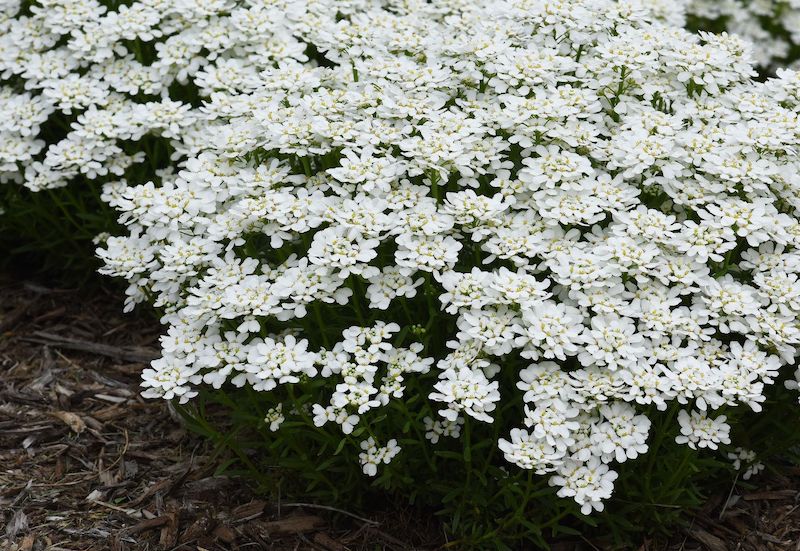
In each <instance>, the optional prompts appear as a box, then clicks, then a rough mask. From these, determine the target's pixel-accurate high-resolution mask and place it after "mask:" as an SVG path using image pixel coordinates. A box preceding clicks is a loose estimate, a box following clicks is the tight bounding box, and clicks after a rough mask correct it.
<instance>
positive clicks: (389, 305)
mask: <svg viewBox="0 0 800 551" xmlns="http://www.w3.org/2000/svg"><path fill="white" fill-rule="evenodd" d="M43 7H48V8H50V9H42V8H43ZM78 7H80V8H81V9H77V8H78ZM25 9H26V10H27V11H25V15H20V16H18V21H25V23H26V25H28V27H26V29H28V31H25V32H28V33H30V34H29V35H25V36H26V37H27V39H28V40H29V42H30V43H31V44H33V45H36V44H39V42H36V40H35V39H34V38H31V36H34V35H36V33H35V32H34V31H30V29H31V28H33V29H41V30H42V31H41V32H42V33H43V35H44V36H45V37H49V38H47V40H43V41H40V42H41V44H44V46H42V47H41V48H40V49H45V50H47V51H48V52H56V53H53V54H48V56H53V58H57V59H62V57H63V58H64V59H67V60H71V59H73V58H75V59H76V60H77V61H76V62H75V63H74V64H73V65H70V63H72V62H71V61H70V62H69V63H67V64H66V65H65V67H66V68H65V69H64V74H63V75H61V76H60V78H58V79H56V80H57V82H55V81H54V82H51V81H49V80H42V81H41V82H38V84H37V83H34V84H32V85H31V86H32V87H33V88H34V89H36V90H41V93H40V94H39V95H31V94H29V95H28V96H25V95H24V94H27V92H24V93H23V92H14V93H15V94H22V96H23V97H24V101H23V100H19V99H15V100H14V101H16V102H22V103H25V102H27V103H26V104H34V103H37V102H43V106H44V107H42V109H44V111H47V110H48V109H49V110H53V109H60V110H62V111H69V110H71V109H73V108H75V109H76V110H77V109H79V108H81V109H82V108H85V109H86V111H85V113H84V114H82V115H80V116H79V117H78V122H77V128H75V127H73V128H75V129H74V131H73V132H71V133H69V134H67V136H66V137H65V138H64V142H63V143H62V142H58V143H57V144H56V145H51V146H50V147H49V148H48V149H47V151H46V152H45V153H44V155H45V157H44V160H43V161H42V162H41V167H43V168H41V174H40V173H39V172H36V171H37V170H39V168H36V167H39V165H38V164H35V163H34V164H33V165H31V166H34V168H33V169H32V170H33V173H34V174H35V175H36V178H34V180H28V179H26V180H25V183H26V185H28V187H30V186H31V181H40V180H41V178H44V176H45V175H46V176H47V178H45V180H47V181H50V180H49V178H50V176H52V177H53V178H54V181H58V182H62V181H63V180H64V178H67V176H70V175H72V176H77V174H78V173H81V174H84V175H85V177H87V178H90V177H91V175H93V174H101V173H103V171H105V170H108V171H111V169H110V168H109V167H108V165H107V164H106V163H105V161H106V160H108V159H111V158H112V157H113V158H118V157H119V159H122V160H124V161H125V162H123V163H122V164H123V165H125V167H126V168H124V169H123V172H124V171H125V170H127V169H128V168H127V167H129V165H130V167H132V166H133V165H134V163H133V161H136V162H140V161H141V162H142V163H152V164H151V165H150V167H149V169H147V170H148V172H147V173H146V174H142V175H140V176H139V177H137V179H136V180H131V181H130V182H122V181H116V180H114V181H110V182H107V183H106V184H105V185H104V187H103V193H102V197H103V199H104V200H105V201H107V202H108V204H109V205H110V206H111V207H113V208H115V209H117V210H118V211H119V213H120V214H119V223H120V224H121V225H123V226H124V227H125V231H124V232H122V235H116V236H110V237H108V238H107V239H106V240H105V241H104V243H103V244H102V245H101V246H100V248H99V249H98V255H99V256H100V258H101V259H102V261H103V263H104V266H103V268H102V269H101V272H102V273H105V274H108V275H113V276H117V277H121V278H125V279H126V280H127V281H128V284H129V287H128V291H127V298H128V300H127V308H128V309H131V308H133V307H134V306H135V305H136V304H138V303H143V302H150V303H151V304H152V305H154V306H155V307H156V308H157V309H158V310H159V311H160V312H161V313H162V315H163V317H162V321H163V323H164V324H165V326H166V329H165V334H164V336H163V337H162V341H161V344H162V352H163V354H162V357H161V358H159V359H158V360H156V361H154V362H153V363H152V365H151V366H150V368H148V369H147V370H145V372H144V374H143V383H142V384H143V387H144V394H145V396H147V397H150V398H163V399H168V400H175V401H176V402H177V403H178V405H179V407H180V409H181V412H182V413H183V415H184V416H185V417H186V419H187V420H188V422H189V423H190V425H191V426H192V427H193V428H195V429H196V430H198V431H200V432H202V433H204V434H206V435H208V436H209V437H212V438H215V439H217V440H218V442H219V443H220V444H221V445H224V446H227V447H229V448H231V449H232V450H233V451H234V452H235V454H236V455H237V457H238V458H239V461H240V462H241V463H242V464H243V465H245V466H247V467H248V468H249V470H250V472H251V474H253V475H254V476H256V477H259V478H261V479H262V480H263V481H265V483H266V482H269V479H268V478H264V476H265V473H267V470H268V468H269V467H271V466H275V465H278V466H281V467H283V468H289V469H291V470H292V471H294V472H295V473H296V476H298V477H299V478H301V479H304V480H305V481H306V482H307V486H306V488H305V491H306V492H308V493H312V494H316V495H319V496H320V498H321V499H324V500H327V501H335V500H346V501H347V502H348V503H349V504H350V505H352V506H358V505H361V506H362V507H366V506H367V504H368V503H369V502H370V499H371V498H372V497H374V496H375V495H376V494H375V492H380V495H382V496H385V495H391V496H393V497H394V498H396V499H404V500H406V501H409V500H410V501H413V502H416V503H420V504H422V505H424V506H430V507H433V508H434V509H435V510H436V511H437V512H438V513H439V514H440V515H441V516H442V517H443V518H444V519H445V522H446V524H447V526H448V529H449V531H450V532H451V533H452V534H454V535H455V537H456V542H455V543H453V545H454V546H457V547H459V548H466V547H469V546H472V547H474V548H479V549H485V548H491V547H496V548H508V547H509V546H511V545H515V544H527V545H529V544H531V543H534V544H539V545H542V546H545V545H546V542H547V538H549V537H552V536H553V535H559V534H561V535H563V534H578V533H580V531H582V530H588V529H589V527H591V526H597V525H598V524H602V526H603V529H604V530H605V531H606V532H608V533H609V534H610V535H611V538H612V539H613V540H614V541H616V542H617V543H619V544H623V545H624V544H625V543H626V541H627V540H626V538H629V537H630V534H631V533H633V532H635V531H636V530H641V528H642V524H643V523H644V522H649V521H653V522H656V523H659V524H660V525H661V526H662V527H663V528H664V529H667V528H668V526H669V523H670V522H673V521H674V520H675V517H676V515H678V514H680V512H681V510H682V509H681V508H683V507H690V506H694V505H697V504H699V503H700V502H701V500H702V491H703V488H704V486H703V484H704V482H707V481H709V480H714V479H715V478H717V477H720V476H722V475H723V474H729V473H730V471H731V470H734V469H739V470H741V471H742V472H743V474H744V473H745V472H750V473H751V474H752V472H755V471H757V470H758V462H759V460H760V459H761V458H768V457H770V456H771V455H772V454H774V453H776V452H778V451H780V450H781V449H784V448H782V447H781V446H784V447H785V446H787V445H791V443H792V442H793V441H796V440H792V439H791V438H789V439H782V437H783V436H784V431H785V429H786V425H785V423H783V422H782V420H785V419H786V418H787V417H789V416H791V415H793V411H794V410H793V409H792V408H794V407H796V403H795V402H796V400H797V397H796V394H795V392H794V390H793V389H792V388H791V387H792V386H797V382H796V381H794V380H793V378H792V377H796V375H794V374H793V371H794V368H793V367H792V366H793V364H794V363H795V356H796V346H797V344H798V343H799V342H800V332H799V329H800V327H798V319H797V315H798V313H799V312H800V299H799V298H798V297H800V284H798V271H800V270H799V268H798V267H800V253H798V245H800V221H799V220H798V208H800V199H799V198H800V185H798V181H797V174H798V173H799V172H800V171H798V166H799V165H798V156H797V146H798V143H799V142H800V133H799V131H798V128H800V126H798V109H799V105H800V104H799V103H798V90H800V77H798V75H797V74H796V73H794V72H792V71H781V72H779V75H778V78H776V79H774V80H769V81H767V82H766V83H759V82H755V81H754V80H753V79H754V77H755V76H756V72H755V71H754V69H753V66H752V63H751V58H750V53H749V51H750V48H749V46H748V44H747V43H746V42H744V41H742V40H741V39H740V38H738V37H736V36H733V35H726V34H723V35H714V34H709V33H700V34H693V33H690V32H688V31H685V30H683V29H682V28H680V27H679V26H677V25H679V24H681V23H682V15H683V12H682V11H681V7H680V6H679V5H677V6H675V7H672V6H671V5H669V4H664V3H660V2H652V3H648V2H641V3H639V2H616V1H612V0H591V1H590V0H584V1H577V2H576V1H570V2H566V1H555V0H507V1H501V2H494V1H493V2H463V3H458V2H455V3H442V2H433V3H428V2H421V1H420V2H416V1H410V2H395V1H390V2H372V1H363V2H353V3H351V2H339V1H331V0H313V1H308V2H295V1H292V0H286V1H282V0H278V1H276V2H262V1H256V0H248V1H244V2H238V3H237V2H228V1H224V0H218V1H213V2H199V1H186V2H180V3H175V4H172V3H170V5H169V6H166V5H165V4H164V3H162V2H156V1H153V0H149V1H147V2H138V3H133V4H130V6H128V5H123V6H119V8H115V9H110V10H105V9H104V8H101V7H99V4H94V3H88V2H87V3H80V4H79V5H75V6H72V8H71V9H69V10H67V9H66V8H64V3H59V2H54V1H51V2H46V3H41V2H40V3H37V4H33V5H31V6H29V7H27V8H25ZM12 19H13V18H11V19H9V21H10V20H12ZM23 34H25V33H24V32H23ZM48 48H52V49H48ZM78 53H79V54H80V55H78ZM118 56H119V57H118ZM48 59H49V57H48ZM85 60H89V62H86V61H85ZM51 61H52V60H51ZM29 63H30V62H29ZM20 67H22V65H20ZM26 70H27V69H26ZM8 71H11V73H13V74H14V75H18V76H15V77H14V78H19V81H18V86H23V87H24V85H23V84H22V82H23V81H24V79H25V78H28V77H26V76H25V73H23V72H20V71H16V72H15V69H14V67H12V68H10V69H8ZM34 80H35V79H34ZM65 87H66V88H65ZM8 94H10V92H9V93H8ZM126 94H127V95H126ZM140 94H143V95H144V96H140ZM158 94H163V95H162V96H159V98H160V99H153V98H150V97H149V96H150V95H156V96H157V95H158ZM131 95H132V96H133V97H132V98H131V97H130V96H131ZM9 97H10V96H9ZM34 98H45V99H34ZM47 98H49V99H47ZM142 98H145V99H146V100H147V101H140V100H142ZM93 105H98V106H99V107H97V108H95V107H91V106H93ZM90 114H91V116H89V115H90ZM127 116H130V117H131V118H130V120H132V121H134V123H131V124H133V126H132V127H130V128H128V127H126V126H125V124H122V123H119V121H120V120H128V119H126V118H125V117H127ZM81 117H84V119H81ZM87 125H88V128H90V129H92V133H93V134H92V136H91V137H89V136H88V134H87V132H88V130H87ZM9 132H10V130H9ZM31 134H32V135H33V134H35V133H34V132H31ZM20 135H22V134H21V133H20ZM26 136H27V135H26ZM98 136H103V138H102V139H101V138H99V137H98ZM148 136H149V138H148ZM20 139H21V138H20ZM148 139H157V142H158V144H160V145H159V146H158V147H159V148H161V149H160V150H161V151H162V154H161V155H160V156H159V155H155V154H153V155H149V154H148V155H145V156H142V155H139V156H138V157H137V156H136V153H133V154H131V153H125V154H124V155H123V154H122V153H120V152H118V151H116V150H115V149H114V147H119V146H115V145H113V144H116V143H119V142H120V141H122V142H127V141H128V140H132V141H133V142H137V140H145V142H142V143H150V142H147V140H148ZM22 141H24V142H25V144H27V145H26V147H29V148H33V149H36V148H37V147H39V146H40V145H41V144H38V142H36V141H35V140H34V139H33V138H30V139H29V138H27V137H25V138H24V140H22ZM98 143H99V144H101V145H98ZM101 146H102V147H101ZM98 147H100V148H101V149H102V150H103V151H106V150H108V151H109V152H110V153H109V156H108V159H106V158H103V159H97V158H96V155H95V152H96V151H97V150H98V149H97V148H98ZM103 148H105V149H103ZM40 153H41V152H40V151H38V150H37V152H34V153H31V155H39V154H40ZM31 158H33V157H31ZM90 160H91V162H90ZM128 161H131V162H130V163H129V162H128ZM109 162H110V161H109ZM120 162H122V161H120ZM112 164H113V163H112ZM112 172H113V171H112ZM143 177H147V178H148V180H147V181H145V180H142V179H141V178H143ZM129 184H132V185H129ZM787 381H788V383H787ZM787 386H788V387H789V388H787ZM211 404H217V405H221V406H222V407H223V408H226V410H227V411H229V412H230V418H231V420H230V425H229V426H228V427H226V428H225V429H224V430H225V431H227V432H222V431H223V429H222V428H220V427H217V426H214V424H213V423H211V422H210V420H209V416H208V415H207V411H206V408H207V407H209V406H210V405H211ZM762 410H766V413H764V414H763V415H758V414H759V412H762ZM754 427H760V430H755V428H754ZM794 438H796V437H794ZM521 542H524V543H521Z"/></svg>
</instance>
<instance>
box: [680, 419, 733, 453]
mask: <svg viewBox="0 0 800 551" xmlns="http://www.w3.org/2000/svg"><path fill="white" fill-rule="evenodd" d="M726 419H727V418H726V417H725V416H724V415H720V416H719V417H717V418H716V419H712V418H710V417H707V416H706V414H705V413H704V412H697V411H692V412H691V414H689V413H687V411H686V410H685V409H682V410H681V411H680V413H678V423H679V424H680V426H681V433H680V434H679V435H678V436H676V437H675V442H677V443H678V444H686V445H688V446H689V447H690V448H692V449H693V450H696V449H697V448H698V447H700V448H710V449H712V450H716V449H717V447H718V444H730V443H731V439H730V436H729V434H730V430H731V427H730V425H728V424H727V423H726V422H725V420H726Z"/></svg>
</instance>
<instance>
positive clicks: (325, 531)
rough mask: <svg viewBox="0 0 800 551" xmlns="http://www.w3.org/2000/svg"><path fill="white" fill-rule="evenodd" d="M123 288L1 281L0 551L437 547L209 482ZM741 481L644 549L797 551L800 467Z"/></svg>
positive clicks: (584, 544) (149, 329) (565, 546)
mask: <svg viewBox="0 0 800 551" xmlns="http://www.w3.org/2000/svg"><path fill="white" fill-rule="evenodd" d="M117 295H118V293H111V292H106V291H100V290H96V289H93V290H92V291H91V292H86V291H80V290H77V289H72V290H70V289H50V288H46V287H42V286H38V285H35V284H31V283H23V282H20V281H18V280H14V279H10V278H7V277H6V278H3V277H2V276H0V550H2V551H60V550H71V551H72V550H74V551H123V550H126V551H133V550H153V551H155V550H171V551H190V550H191V551H217V550H243V551H244V550H247V549H250V550H253V549H269V550H305V549H309V550H317V551H348V550H352V551H356V550H366V549H370V550H403V551H406V550H411V549H419V550H426V549H436V548H440V547H439V546H440V545H441V544H442V543H443V542H444V541H445V538H444V537H443V536H442V535H441V533H440V532H439V533H437V532H436V529H435V527H434V528H433V529H432V528H431V527H430V526H426V527H425V528H424V529H420V528H419V519H418V518H414V516H413V515H409V516H408V518H405V517H404V516H403V515H405V513H404V512H398V513H397V514H396V515H395V518H394V519H378V520H377V521H375V520H368V519H360V518H359V517H356V518H352V517H350V519H351V521H352V522H350V523H342V522H340V520H341V519H342V518H348V517H346V513H347V512H344V511H339V512H338V513H337V514H333V515H332V514H331V511H330V508H325V507H324V506H320V505H314V504H297V503H294V504H287V503H283V504H281V503H278V502H275V500H270V499H269V498H267V497H265V496H259V495H255V494H254V493H253V490H252V489H251V487H250V485H249V484H248V483H247V481H241V480H238V479H235V478H230V477H227V476H223V475H218V474H216V473H217V470H218V468H219V466H220V463H221V461H222V458H220V457H217V456H215V455H214V453H213V452H214V450H212V449H211V448H210V446H209V444H208V443H207V442H205V441H203V440H201V439H199V438H197V437H195V436H193V435H191V434H187V432H186V431H185V430H184V429H183V428H182V424H181V422H180V419H179V417H178V416H177V415H176V414H175V412H174V411H170V408H169V405H168V404H167V403H165V402H161V401H149V400H144V399H142V398H141V397H140V396H139V394H138V383H139V374H140V372H141V370H142V368H143V365H144V364H145V363H146V361H147V360H148V359H149V358H152V357H154V356H155V355H156V354H157V352H156V345H157V337H158V333H159V326H158V324H157V322H156V321H155V320H153V319H147V318H143V317H141V316H139V317H137V316H131V315H122V314H121V311H122V305H121V303H120V301H119V299H118V298H117ZM798 429H799V430H800V423H799V424H798ZM751 483H754V484H756V485H758V489H757V490H753V489H744V486H742V485H736V486H734V487H733V488H732V489H730V491H725V492H723V493H720V495H717V496H714V497H713V498H712V499H710V500H709V502H708V504H707V505H706V507H705V508H704V509H703V510H702V511H701V512H700V513H699V514H697V515H695V516H694V518H693V520H691V523H690V524H689V525H688V527H687V529H685V530H681V531H680V532H679V533H676V535H675V536H674V537H673V538H672V539H671V541H669V542H664V541H662V540H648V541H646V542H644V543H643V544H642V545H641V547H639V549H640V550H641V551H662V550H664V551H666V550H700V549H708V550H710V551H729V550H742V551H761V550H770V551H800V469H798V468H796V467H795V468H792V467H786V468H785V469H783V470H782V471H781V472H780V473H770V474H769V475H765V476H762V477H760V478H759V479H758V480H757V481H751ZM342 513H345V514H342ZM333 517H335V519H334V518H333ZM398 534H399V536H398ZM600 548H601V547H598V546H597V545H595V544H593V543H590V542H589V541H588V540H586V539H581V541H576V542H560V543H557V544H554V546H553V549H558V550H559V551H573V550H575V551H578V550H584V549H595V550H596V549H600Z"/></svg>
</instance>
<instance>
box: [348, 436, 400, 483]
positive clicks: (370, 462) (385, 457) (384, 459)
mask: <svg viewBox="0 0 800 551" xmlns="http://www.w3.org/2000/svg"><path fill="white" fill-rule="evenodd" d="M361 449H362V450H364V451H362V452H361V453H359V454H358V458H359V460H360V461H361V466H362V469H363V471H364V474H365V475H367V476H375V475H376V474H378V465H380V464H381V463H384V464H386V465H388V464H389V463H391V461H392V459H394V458H395V456H396V455H397V454H398V453H400V449H401V448H400V446H398V445H397V440H395V439H394V438H392V439H391V440H389V441H388V442H386V445H385V446H378V445H377V443H376V442H375V439H374V438H372V437H371V436H370V437H369V438H367V439H366V440H364V441H362V442H361Z"/></svg>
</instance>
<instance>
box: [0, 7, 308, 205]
mask: <svg viewBox="0 0 800 551" xmlns="http://www.w3.org/2000/svg"><path fill="white" fill-rule="evenodd" d="M107 3H108V2H106V4H107ZM116 4H121V5H119V6H118V8H117V9H116V10H110V9H108V8H107V7H106V6H105V5H104V3H102V2H100V1H98V0H37V1H36V2H23V1H22V0H2V1H0V79H2V81H3V82H2V83H0V183H2V182H9V181H11V182H17V183H21V184H23V185H25V186H26V187H27V188H29V189H30V190H32V191H39V190H42V189H48V188H56V187H62V186H65V185H67V183H68V182H69V181H70V180H72V179H73V178H75V177H76V176H78V175H81V176H83V177H85V178H87V179H91V180H94V179H98V178H102V179H103V180H104V181H109V180H115V179H116V181H117V182H120V183H118V184H117V187H119V186H120V185H121V186H124V185H125V182H124V179H122V180H121V181H120V178H121V177H122V176H123V175H124V174H125V172H126V170H127V169H128V168H129V167H130V166H132V165H134V164H136V163H142V162H144V161H146V160H147V161H148V162H150V161H153V160H152V159H146V157H147V156H148V155H149V154H150V152H145V151H138V152H136V153H134V154H131V155H129V154H126V153H125V151H124V150H123V148H122V147H121V146H122V144H123V143H125V142H128V143H129V142H131V141H136V140H140V139H141V138H142V137H143V136H144V135H146V134H150V135H154V136H160V137H162V138H164V139H165V140H167V141H169V143H170V150H171V152H172V160H173V161H175V160H177V159H180V158H183V157H184V156H187V155H193V154H195V153H197V152H198V151H199V150H200V149H201V148H202V147H203V146H204V143H205V141H206V139H207V134H206V133H207V131H208V126H207V124H206V121H205V117H204V115H203V113H202V111H201V110H200V109H197V108H195V107H193V106H192V104H191V103H190V102H189V101H187V99H186V97H185V96H187V90H190V91H193V93H195V94H196V93H197V92H198V91H199V92H200V93H202V94H204V95H206V96H207V95H210V94H213V93H214V92H215V91H216V90H231V89H233V88H232V87H233V86H236V83H239V85H245V82H246V81H248V79H249V75H252V74H258V72H259V71H260V70H265V69H266V70H268V69H271V68H273V67H274V65H275V64H276V63H277V62H282V61H285V60H289V59H297V60H300V61H303V60H305V59H306V57H305V56H304V54H303V50H304V49H305V45H304V44H302V43H301V42H300V41H298V40H296V39H295V38H294V37H293V36H291V34H288V33H286V32H285V31H283V26H282V25H281V24H280V21H281V20H282V19H284V18H285V17H291V13H292V12H293V7H292V6H293V3H292V2H287V3H280V2H276V3H274V4H272V5H270V3H268V2H260V3H259V2H251V3H250V4H251V6H250V7H249V8H247V9H244V8H236V2H234V1H232V0H177V1H176V0H137V1H136V2H134V3H129V2H126V3H116ZM286 14H289V15H286ZM276 22H277V23H278V25H277V29H276V30H277V32H275V33H268V32H267V31H266V29H267V27H268V26H273V25H275V24H276ZM282 31H283V32H282ZM148 49H149V50H152V51H147V50H148ZM150 57H152V58H153V59H152V62H149V61H150V60H149V59H148V58H150ZM188 95H189V96H191V93H188ZM58 113H62V114H63V115H65V116H67V117H68V118H67V119H66V122H63V121H62V122H61V123H60V125H61V126H62V127H58V128H56V129H55V130H53V129H52V128H51V129H49V130H47V131H45V130H46V129H43V125H44V124H45V123H47V122H48V119H49V118H50V117H51V115H53V114H58ZM51 126H52V124H51ZM54 136H56V138H55V139H54Z"/></svg>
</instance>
